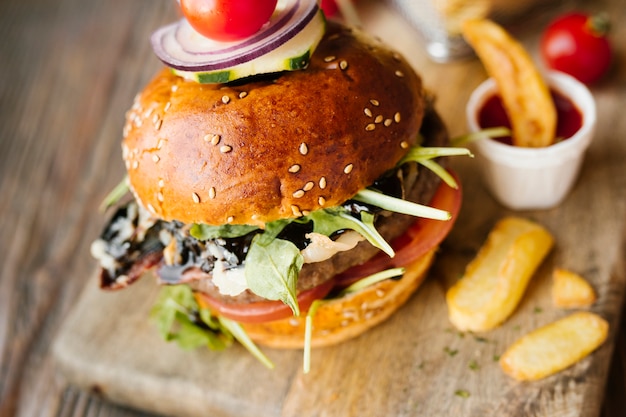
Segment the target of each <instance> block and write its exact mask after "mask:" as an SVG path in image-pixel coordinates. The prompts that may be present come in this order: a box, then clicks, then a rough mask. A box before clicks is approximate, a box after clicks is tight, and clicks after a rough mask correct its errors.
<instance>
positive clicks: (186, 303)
mask: <svg viewBox="0 0 626 417" xmlns="http://www.w3.org/2000/svg"><path fill="white" fill-rule="evenodd" d="M150 315H151V317H152V319H153V320H154V321H155V322H156V325H157V328H158V329H159V332H160V333H161V335H162V336H163V338H164V339H165V340H167V341H175V342H176V343H177V344H178V345H179V346H180V347H181V348H183V349H185V350H191V349H195V348H198V347H208V348H209V349H212V350H222V349H224V348H226V347H228V346H230V345H231V344H232V342H233V339H236V340H237V341H238V342H239V343H241V345H242V346H244V347H245V348H246V349H247V350H248V351H249V352H250V353H251V354H252V355H253V356H254V357H256V358H257V359H258V360H259V361H260V362H261V363H262V364H263V365H265V366H267V367H268V368H273V367H274V364H273V363H272V362H271V361H270V360H269V359H268V358H267V357H266V356H265V355H264V354H263V352H261V351H260V350H259V348H258V347H257V346H256V345H255V344H254V342H253V341H252V340H251V339H250V337H248V335H247V334H246V333H245V331H244V330H243V328H242V327H241V326H240V325H239V324H238V323H236V322H233V321H232V320H229V319H227V318H224V317H216V316H214V315H213V314H211V311H210V310H209V309H207V308H201V307H200V306H199V305H198V303H197V302H196V299H195V297H194V296H193V291H192V290H191V288H189V287H188V286H187V285H168V286H164V287H162V288H161V292H160V294H159V297H158V300H157V302H156V304H155V305H154V307H153V308H152V311H151V312H150Z"/></svg>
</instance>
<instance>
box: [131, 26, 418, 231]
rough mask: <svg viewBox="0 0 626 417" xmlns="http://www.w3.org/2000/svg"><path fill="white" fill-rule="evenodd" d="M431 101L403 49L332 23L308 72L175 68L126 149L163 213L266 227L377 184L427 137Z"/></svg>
mask: <svg viewBox="0 0 626 417" xmlns="http://www.w3.org/2000/svg"><path fill="white" fill-rule="evenodd" d="M424 106H425V102H424V97H423V91H422V82H421V80H420V78H419V77H418V76H417V75H416V74H415V72H414V71H413V70H412V68H411V67H410V66H409V64H408V63H407V62H406V61H405V60H404V59H403V58H401V57H400V56H399V55H398V54H397V53H394V52H393V51H391V50H390V49H388V48H387V47H385V46H384V45H383V44H382V43H380V42H378V41H376V40H373V39H371V38H369V37H367V36H366V35H364V34H363V33H361V32H358V31H356V30H351V29H347V28H344V27H342V26H339V25H338V24H336V23H332V22H329V23H328V30H327V33H326V35H325V38H324V40H323V41H322V42H321V44H320V45H319V46H318V48H317V50H316V52H315V54H314V55H313V57H312V59H311V62H310V64H309V67H308V68H307V69H306V70H303V71H293V72H285V73H281V74H278V75H275V77H271V78H270V77H264V78H259V79H250V80H246V82H242V83H236V82H235V83H232V84H229V85H208V84H204V85H203V84H198V83H196V82H191V81H185V80H184V79H182V78H180V77H177V76H175V75H173V74H171V73H170V72H169V71H168V70H163V71H162V72H161V73H159V74H158V75H157V76H156V77H155V78H154V79H153V80H152V82H150V83H149V84H148V86H147V87H146V88H145V90H144V91H143V92H142V93H141V94H140V95H138V96H137V98H136V100H135V103H134V105H133V107H132V108H131V109H130V110H129V112H128V113H127V123H126V126H125V129H124V142H123V156H124V160H125V162H126V166H127V169H128V175H129V181H130V185H131V189H132V190H133V191H134V194H135V196H136V198H137V200H138V201H139V202H140V204H142V205H143V206H144V207H145V208H147V209H148V210H149V211H151V212H152V213H153V214H155V215H156V216H158V217H160V218H162V219H164V220H168V221H169V220H179V221H182V222H184V223H196V222H197V223H205V224H211V225H221V224H226V223H232V224H254V225H260V226H263V225H264V223H266V222H270V221H273V220H277V219H281V218H289V217H298V216H300V215H302V214H306V213H307V212H308V211H313V210H317V209H320V208H323V207H332V206H336V205H338V204H341V203H343V202H344V201H346V200H347V199H349V198H351V197H352V196H353V195H354V194H356V193H357V192H358V191H359V190H361V189H363V188H364V187H366V186H368V185H370V184H371V183H372V182H373V181H374V180H375V179H377V178H378V177H379V176H380V175H382V174H383V173H384V172H385V171H387V170H388V169H390V168H391V167H393V165H394V164H395V163H396V162H397V161H398V160H399V159H400V158H401V157H402V156H403V155H404V154H405V153H406V152H407V149H408V147H409V146H411V145H413V144H414V143H415V141H416V140H417V137H418V131H419V128H420V124H421V121H422V117H423V113H424Z"/></svg>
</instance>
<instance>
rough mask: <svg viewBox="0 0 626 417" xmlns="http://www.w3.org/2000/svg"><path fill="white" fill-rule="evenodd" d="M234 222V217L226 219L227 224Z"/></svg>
mask: <svg viewBox="0 0 626 417" xmlns="http://www.w3.org/2000/svg"><path fill="white" fill-rule="evenodd" d="M233 221H235V218H234V217H233V216H228V218H227V219H226V223H232V222H233Z"/></svg>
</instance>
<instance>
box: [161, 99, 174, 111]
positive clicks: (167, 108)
mask: <svg viewBox="0 0 626 417" xmlns="http://www.w3.org/2000/svg"><path fill="white" fill-rule="evenodd" d="M170 107H172V102H171V101H168V102H167V103H165V107H163V112H167V111H168V110H169V109H170Z"/></svg>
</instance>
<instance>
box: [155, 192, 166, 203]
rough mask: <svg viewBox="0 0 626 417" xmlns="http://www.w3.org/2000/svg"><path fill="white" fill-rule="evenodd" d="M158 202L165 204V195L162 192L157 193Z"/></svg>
mask: <svg viewBox="0 0 626 417" xmlns="http://www.w3.org/2000/svg"><path fill="white" fill-rule="evenodd" d="M157 200H159V201H160V202H161V203H162V202H163V200H165V198H164V197H163V193H162V192H160V191H159V192H158V193H157Z"/></svg>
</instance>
